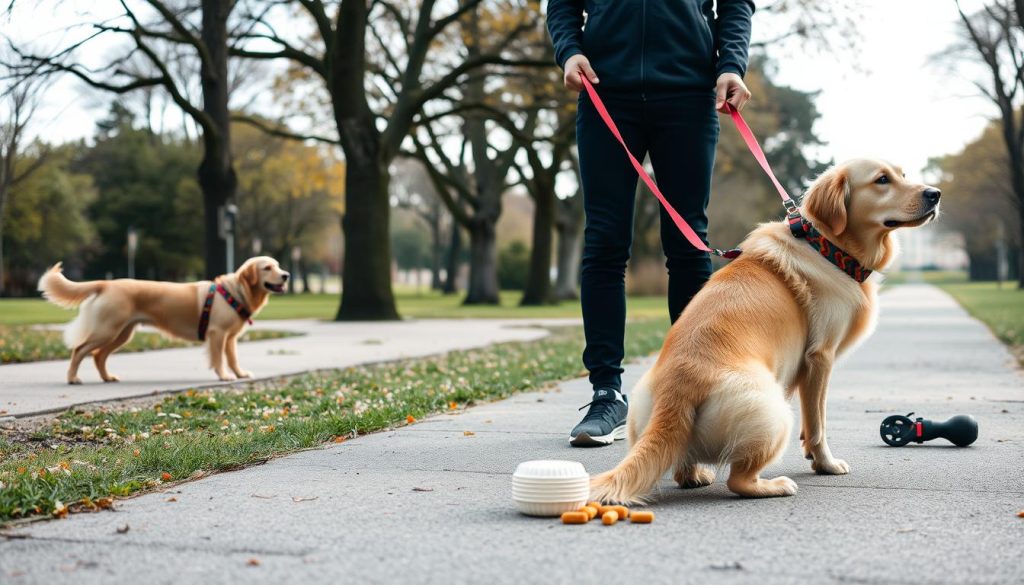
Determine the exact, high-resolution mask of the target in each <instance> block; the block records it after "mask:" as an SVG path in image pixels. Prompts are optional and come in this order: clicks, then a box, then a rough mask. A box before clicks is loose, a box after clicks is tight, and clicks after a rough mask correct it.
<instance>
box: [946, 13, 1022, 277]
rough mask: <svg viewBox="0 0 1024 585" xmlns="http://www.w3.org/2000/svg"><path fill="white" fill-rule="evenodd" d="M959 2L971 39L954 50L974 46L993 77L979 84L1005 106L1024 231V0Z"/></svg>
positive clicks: (1002, 114) (1006, 135) (1016, 203)
mask: <svg viewBox="0 0 1024 585" xmlns="http://www.w3.org/2000/svg"><path fill="white" fill-rule="evenodd" d="M956 5H957V10H958V11H959V13H960V21H961V24H962V26H963V31H964V34H965V37H966V42H965V43H964V46H963V47H954V50H957V49H959V50H961V52H962V51H963V50H965V49H966V50H967V51H970V53H971V54H972V55H973V57H974V60H975V61H979V62H980V63H981V64H982V65H983V66H984V68H985V69H986V73H987V75H989V76H990V80H989V81H988V82H980V81H979V82H975V86H976V87H977V88H978V91H980V92H981V94H982V95H983V96H985V97H986V98H988V99H989V100H990V101H991V102H992V103H993V104H994V105H995V106H996V108H997V109H998V111H999V121H1000V124H1001V127H1002V138H1003V144H1004V146H1005V148H1006V153H1007V159H1008V163H1009V164H1008V165H1007V171H1008V172H1009V176H1010V185H1011V187H1012V190H1013V198H1012V202H1013V204H1014V206H1015V207H1016V210H1017V213H1018V214H1019V217H1020V221H1019V222H1018V223H1019V225H1020V226H1021V228H1020V229H1021V230H1024V122H1022V120H1021V102H1022V97H1024V22H1022V20H1021V18H1022V15H1024V0H1013V1H1010V0H996V1H994V2H990V3H987V4H986V5H985V6H984V7H983V8H982V9H981V10H980V11H978V12H977V13H974V14H971V15H968V14H967V13H965V12H964V11H963V8H962V7H961V6H960V2H959V0H957V3H956ZM1022 236H1024V234H1022ZM1017 286H1018V288H1021V289H1024V255H1021V257H1020V260H1019V269H1018V283H1017Z"/></svg>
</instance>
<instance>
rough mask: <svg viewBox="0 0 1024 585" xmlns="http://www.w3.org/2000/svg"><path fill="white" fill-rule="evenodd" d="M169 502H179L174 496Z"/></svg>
mask: <svg viewBox="0 0 1024 585" xmlns="http://www.w3.org/2000/svg"><path fill="white" fill-rule="evenodd" d="M167 501H168V502H177V501H178V498H175V497H173V496H172V497H170V498H167Z"/></svg>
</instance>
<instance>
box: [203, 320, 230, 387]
mask: <svg viewBox="0 0 1024 585" xmlns="http://www.w3.org/2000/svg"><path fill="white" fill-rule="evenodd" d="M206 339H207V341H206V342H207V343H208V344H209V346H208V349H209V351H210V367H211V368H213V371H214V372H215V373H216V374H217V377H218V378H220V379H221V380H224V381H226V382H230V381H231V380H235V379H237V378H236V377H235V375H234V374H232V373H231V372H228V371H227V369H226V368H225V367H224V346H225V345H226V343H227V335H226V334H225V333H224V332H223V331H221V330H220V329H214V328H212V327H211V328H210V331H209V332H208V333H207V334H206Z"/></svg>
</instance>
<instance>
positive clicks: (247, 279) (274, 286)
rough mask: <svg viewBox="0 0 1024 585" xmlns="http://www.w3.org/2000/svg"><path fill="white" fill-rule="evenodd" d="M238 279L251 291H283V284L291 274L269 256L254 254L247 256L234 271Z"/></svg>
mask: <svg viewBox="0 0 1024 585" xmlns="http://www.w3.org/2000/svg"><path fill="white" fill-rule="evenodd" d="M235 274H236V275H237V276H238V281H239V282H241V283H242V284H244V285H245V286H247V287H248V288H249V290H250V291H252V292H253V293H258V292H262V291H264V290H268V291H270V292H276V293H280V292H284V285H285V283H286V282H288V277H289V276H291V275H290V274H288V273H287V272H285V271H284V270H281V265H280V264H278V263H277V260H274V259H273V258H271V257H270V256H256V257H255V258H249V259H248V260H246V261H245V263H244V264H242V265H241V266H240V267H239V268H238V270H236V271H235Z"/></svg>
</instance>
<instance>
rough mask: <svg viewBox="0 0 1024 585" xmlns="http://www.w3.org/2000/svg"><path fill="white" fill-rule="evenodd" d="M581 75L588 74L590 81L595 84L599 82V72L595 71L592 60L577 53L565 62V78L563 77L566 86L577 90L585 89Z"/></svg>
mask: <svg viewBox="0 0 1024 585" xmlns="http://www.w3.org/2000/svg"><path fill="white" fill-rule="evenodd" d="M580 75H586V76H587V79H588V80H590V83H593V84H594V85H597V84H598V83H599V81H598V79H597V73H594V69H593V68H592V67H591V66H590V60H589V59H587V58H586V57H584V56H583V55H582V54H577V55H573V56H572V57H569V58H568V59H567V60H566V62H565V78H564V79H563V81H565V87H566V88H568V89H571V90H573V91H577V92H578V91H583V82H582V81H581V80H580Z"/></svg>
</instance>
